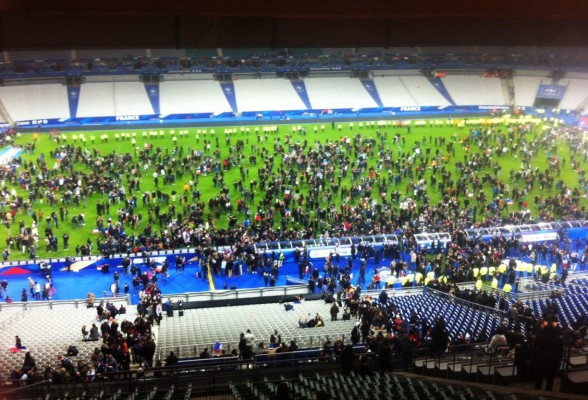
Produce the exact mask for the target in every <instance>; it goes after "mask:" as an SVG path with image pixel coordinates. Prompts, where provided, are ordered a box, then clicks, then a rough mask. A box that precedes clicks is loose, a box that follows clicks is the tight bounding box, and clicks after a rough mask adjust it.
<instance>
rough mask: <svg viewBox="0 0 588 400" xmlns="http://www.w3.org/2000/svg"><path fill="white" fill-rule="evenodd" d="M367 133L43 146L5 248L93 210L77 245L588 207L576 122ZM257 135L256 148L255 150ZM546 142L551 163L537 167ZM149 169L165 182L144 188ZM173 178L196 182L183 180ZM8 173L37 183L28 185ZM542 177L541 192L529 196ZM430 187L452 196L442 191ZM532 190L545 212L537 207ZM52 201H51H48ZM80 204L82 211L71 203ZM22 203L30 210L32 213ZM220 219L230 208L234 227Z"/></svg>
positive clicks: (394, 226)
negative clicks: (411, 135) (564, 152)
mask: <svg viewBox="0 0 588 400" xmlns="http://www.w3.org/2000/svg"><path fill="white" fill-rule="evenodd" d="M365 129H366V128H364V130H365ZM367 129H374V130H375V129H377V127H368V128H367ZM397 129H404V128H397ZM415 129H416V128H415ZM423 129H426V128H423ZM278 130H279V129H278ZM400 132H403V131H400ZM367 133H369V135H364V134H360V133H354V131H353V130H352V131H351V132H350V133H349V135H344V134H342V135H341V138H340V140H338V141H332V140H331V141H328V142H321V141H320V140H319V137H318V136H315V137H314V138H313V137H312V136H310V134H309V135H308V136H306V135H305V136H301V137H296V136H295V135H294V134H292V135H283V136H282V135H281V134H280V135H277V136H269V135H268V134H267V133H266V134H265V135H262V134H260V135H259V136H258V138H257V141H256V143H249V139H250V138H249V136H244V137H239V136H238V134H237V136H236V137H235V135H230V134H227V135H226V138H225V143H224V147H225V148H226V149H228V150H229V151H230V154H228V155H227V154H224V151H221V144H220V137H221V134H220V133H218V134H216V136H214V137H210V139H204V140H203V141H200V140H197V143H196V144H193V145H191V146H190V149H189V150H185V149H184V147H183V146H176V147H174V148H173V149H172V150H171V151H169V150H168V149H167V148H165V149H162V148H161V147H157V146H155V145H151V144H149V145H146V146H145V148H143V149H140V150H136V151H135V152H134V154H131V153H124V154H119V153H116V152H112V153H108V154H102V153H101V152H100V150H99V149H97V148H94V149H92V150H90V149H88V148H83V147H80V146H75V145H74V144H71V143H67V144H63V145H61V146H59V147H58V148H57V149H56V150H52V151H50V152H49V154H45V153H42V154H40V155H38V154H37V150H35V149H32V150H30V151H29V152H30V153H31V154H35V155H36V157H37V158H36V160H35V161H27V160H19V161H18V164H17V167H16V168H13V169H10V170H7V171H4V172H5V174H4V176H3V180H4V182H5V187H4V189H3V190H4V191H5V196H4V197H5V199H6V200H5V202H4V207H3V209H4V211H3V215H2V216H3V223H4V224H5V225H6V226H7V227H9V228H10V226H11V225H12V224H15V223H16V224H18V225H19V230H18V233H17V234H16V235H10V236H9V237H8V238H7V240H6V244H7V249H8V251H18V250H20V251H23V252H29V253H31V254H32V255H33V254H34V255H35V256H36V253H37V252H38V251H39V248H40V244H41V243H43V242H44V243H45V244H46V246H45V252H46V253H49V252H52V251H56V250H58V249H59V248H61V246H64V247H66V248H67V245H68V243H67V244H66V242H68V241H69V234H68V233H67V232H71V230H72V229H73V230H75V229H80V227H82V226H85V225H87V224H90V225H91V226H94V227H95V229H97V230H98V231H99V233H100V234H99V236H98V238H97V240H96V241H95V243H93V242H92V241H91V240H88V241H87V243H84V244H79V245H77V247H76V249H75V250H76V254H77V255H86V254H90V253H93V252H96V251H98V252H100V253H101V254H104V255H110V254H113V253H119V254H120V253H130V252H135V253H138V252H141V251H150V250H157V249H173V248H179V247H185V246H191V247H196V248H201V249H203V250H204V249H205V248H206V247H208V246H225V245H229V246H230V245H235V246H241V247H243V248H244V249H247V247H248V246H250V245H251V244H253V243H256V242H263V241H275V240H293V239H304V238H315V237H319V236H325V237H338V236H350V235H365V234H378V233H392V232H398V231H400V232H401V235H402V237H403V239H404V238H405V239H406V242H407V243H408V245H413V246H414V244H415V243H414V242H415V239H414V234H415V233H418V232H420V231H427V232H436V231H446V232H451V233H454V234H458V233H459V231H460V230H463V229H464V228H469V227H474V226H479V227H481V226H494V225H499V224H502V223H512V224H517V223H524V222H529V221H532V220H553V219H567V218H581V217H582V216H583V215H585V209H584V207H583V206H582V205H581V204H580V199H581V198H582V195H584V194H585V193H586V188H588V185H586V178H585V176H584V172H583V170H582V169H581V168H580V163H581V162H582V158H583V159H584V160H585V159H586V157H587V150H586V148H584V147H583V146H582V141H581V133H580V131H579V130H577V129H576V128H571V127H558V128H550V129H545V130H541V129H540V127H539V126H537V125H534V124H532V123H530V122H529V123H524V124H520V125H510V126H487V127H482V126H481V127H476V128H471V129H470V131H469V132H459V133H456V134H454V135H452V136H451V137H446V136H440V137H438V136H435V137H433V136H429V137H427V136H426V135H423V137H422V139H421V140H419V141H417V142H415V143H414V144H413V145H412V146H410V147H409V146H408V145H407V144H406V135H405V134H404V133H402V134H401V133H394V134H390V133H388V132H386V131H380V130H379V129H378V130H377V131H376V132H375V133H376V135H375V137H374V136H373V133H374V132H367ZM313 139H314V140H313ZM561 141H563V142H564V143H565V144H567V146H568V147H569V148H570V150H571V156H570V160H566V159H563V158H561V157H559V156H558V152H557V148H558V147H557V146H558V145H559V143H560V142H561ZM458 146H459V147H460V148H462V149H465V150H466V155H465V156H464V158H463V159H459V160H458V159H455V158H454V157H455V151H456V148H457V147H458ZM248 147H250V150H251V156H250V157H249V159H247V158H246V157H245V155H244V153H245V149H246V148H248ZM491 148H497V150H495V151H493V152H492V151H489V150H488V149H491ZM396 150H397V151H396ZM543 155H545V156H546V157H547V161H548V164H547V165H545V167H544V168H540V167H538V166H535V167H533V165H534V164H535V163H536V159H537V156H543ZM511 157H516V158H517V159H520V167H519V168H518V169H514V168H513V169H512V170H510V171H509V174H508V176H509V177H510V179H509V180H508V181H505V180H504V179H502V178H501V172H502V171H501V170H502V166H501V162H500V161H501V159H502V158H511ZM260 160H261V161H260ZM78 165H83V166H84V167H85V168H86V170H83V169H82V170H80V169H79V168H77V167H76V166H78ZM566 165H569V166H572V167H573V168H574V169H575V170H576V171H577V173H578V184H577V185H576V186H570V185H569V183H566V181H565V180H564V179H562V178H561V177H560V173H561V170H562V168H564V167H566ZM450 166H451V167H450ZM453 169H454V170H455V171H454V172H453V171H452V170H453ZM236 170H238V174H237V176H236V177H235V173H234V171H236ZM119 171H125V173H123V174H121V173H119ZM229 172H231V173H232V174H231V175H229ZM229 176H231V178H229ZM211 177H212V178H211ZM203 179H213V185H214V188H215V190H216V192H215V193H213V196H212V197H209V198H208V199H206V200H205V201H203V200H202V194H201V192H200V189H199V181H200V180H203ZM147 180H149V181H152V182H153V183H154V185H155V188H156V189H155V190H154V191H152V192H150V191H146V192H142V191H141V186H142V183H143V182H145V181H147ZM174 182H184V184H183V190H178V189H176V188H175V186H173V183H174ZM10 186H12V187H14V186H19V187H20V188H22V189H24V190H26V191H27V193H28V197H26V196H23V195H18V194H17V193H16V192H15V191H11V190H9V187H10ZM536 187H539V188H541V189H542V193H543V195H541V196H539V195H538V196H535V197H534V198H529V196H528V193H530V192H531V191H532V190H533V189H534V188H536ZM431 191H435V192H437V193H439V196H440V198H441V199H440V201H439V202H437V203H436V204H433V203H432V202H431V199H430V193H431ZM488 193H492V194H491V195H489V194H488ZM88 199H99V200H98V201H97V202H96V203H95V204H96V214H97V217H96V220H93V221H88V220H87V218H86V217H85V215H84V212H83V208H84V206H87V203H88ZM335 199H338V202H339V203H340V206H337V205H336V203H335V201H334V200H335ZM530 203H532V204H533V205H534V207H535V208H536V209H537V213H538V215H532V213H531V212H530V211H529V204H530ZM41 204H49V205H50V207H51V208H52V211H51V212H49V213H48V214H49V215H45V213H44V212H43V210H42V208H41V207H38V206H39V205H41ZM78 207H79V208H78ZM73 208H76V209H80V210H81V211H80V212H76V213H75V215H70V212H71V210H72V209H73ZM23 216H28V217H30V222H31V223H30V225H27V224H26V223H25V222H24V218H23ZM74 218H75V223H74ZM222 220H228V227H227V228H225V227H223V225H224V224H223V223H220V221H222ZM239 221H241V222H239ZM217 225H218V226H217ZM64 227H66V229H65V231H66V232H64V229H63V228H64ZM58 231H59V232H63V233H61V234H58ZM64 235H68V236H67V239H66V237H65V236H64ZM237 258H238V257H237Z"/></svg>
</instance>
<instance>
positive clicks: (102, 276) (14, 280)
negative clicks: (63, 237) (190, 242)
mask: <svg viewBox="0 0 588 400" xmlns="http://www.w3.org/2000/svg"><path fill="white" fill-rule="evenodd" d="M390 261H391V260H386V259H382V260H380V263H379V265H378V266H379V267H382V266H389V265H390ZM344 262H345V264H346V262H347V260H344V259H342V260H341V265H342V266H343V263H344ZM314 266H315V267H318V269H319V271H320V272H321V275H322V274H323V262H322V261H315V262H314ZM359 268H360V261H359V260H355V261H354V264H353V268H352V274H353V283H354V284H355V283H357V278H358V277H359ZM374 270H375V265H374V260H373V259H369V260H367V272H366V279H367V281H368V282H370V281H371V279H372V276H373V273H374ZM201 271H202V269H201V268H200V266H199V264H198V262H191V263H188V264H187V265H186V269H185V271H183V272H178V271H176V270H175V267H174V266H173V265H172V266H171V267H170V270H169V277H168V278H167V280H163V281H162V280H161V278H159V281H158V285H159V287H160V289H161V291H162V293H163V295H164V296H165V295H166V294H177V293H189V292H202V291H210V290H212V288H211V287H210V284H209V281H208V279H201V278H198V277H197V273H198V272H201ZM1 272H2V273H1V274H0V280H6V281H7V282H8V295H9V296H10V297H11V298H12V300H13V301H20V300H21V291H22V289H23V288H24V289H26V290H27V293H29V301H30V300H31V296H30V291H29V283H28V277H29V276H31V277H32V278H33V280H35V281H38V282H39V283H40V284H41V285H43V284H44V283H45V279H44V278H43V277H42V276H41V272H40V270H39V268H38V267H36V266H35V267H34V268H30V269H29V268H27V267H18V268H16V267H14V268H12V269H10V268H6V269H3V270H1ZM243 272H244V273H243V275H238V276H232V277H228V276H221V275H219V276H213V282H214V289H215V290H219V289H223V287H225V285H226V287H227V288H231V287H232V286H233V285H235V287H236V288H237V289H249V288H258V287H263V286H264V279H263V275H262V274H261V273H252V274H249V273H247V272H246V271H243ZM113 273H114V270H113V269H112V268H111V269H110V271H109V273H103V272H101V271H100V270H97V269H96V268H85V269H82V270H80V271H79V272H70V271H62V270H53V272H52V281H53V286H54V289H55V293H53V294H52V300H74V299H85V298H86V297H87V295H88V292H93V293H94V294H95V295H96V297H104V296H109V295H110V294H111V292H110V286H111V284H112V283H113ZM119 273H120V281H119V286H120V291H121V294H122V293H123V291H124V290H123V288H124V286H125V284H128V285H129V287H130V294H131V299H132V302H133V303H134V304H136V303H137V301H138V299H139V293H138V292H134V291H133V285H132V277H131V276H127V275H124V273H123V270H122V268H121V269H119ZM159 276H160V275H159ZM159 276H158V277H159ZM287 276H290V277H292V278H298V264H297V263H294V262H290V263H284V265H283V266H282V268H281V269H280V272H279V274H278V279H277V280H276V286H284V285H286V280H287ZM0 301H2V302H4V301H6V296H3V297H2V298H0Z"/></svg>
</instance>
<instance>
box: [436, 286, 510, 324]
mask: <svg viewBox="0 0 588 400" xmlns="http://www.w3.org/2000/svg"><path fill="white" fill-rule="evenodd" d="M427 293H428V294H429V295H431V296H435V297H439V298H442V299H444V300H446V301H448V302H450V303H453V304H460V305H464V306H466V307H469V308H471V309H474V310H477V311H480V312H483V313H486V314H489V315H492V316H496V317H500V318H504V317H506V312H505V311H502V310H499V309H497V308H492V307H488V306H484V305H482V304H478V303H474V302H471V301H468V300H464V299H461V298H459V297H457V296H451V295H449V294H447V293H445V292H441V291H439V290H436V289H431V288H427Z"/></svg>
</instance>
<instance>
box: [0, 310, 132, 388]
mask: <svg viewBox="0 0 588 400" xmlns="http://www.w3.org/2000/svg"><path fill="white" fill-rule="evenodd" d="M114 304H115V305H116V306H117V308H118V307H120V304H123V303H120V304H117V303H116V302H115V303H114ZM124 305H125V307H128V306H127V304H126V303H124ZM127 312H128V313H133V311H132V310H131V309H128V308H127ZM129 315H133V316H134V314H129ZM96 317H97V314H96V309H94V308H85V307H83V308H81V307H76V306H75V305H72V304H60V305H58V306H54V307H53V308H51V309H49V308H36V307H33V308H30V309H27V310H26V311H24V312H22V314H21V315H19V316H18V317H15V318H13V319H12V320H11V322H10V324H7V326H6V327H5V328H4V329H0V343H1V344H2V345H4V346H5V348H4V350H2V352H3V354H2V356H1V357H0V375H1V376H4V377H8V376H10V373H11V371H12V370H15V369H20V368H21V366H22V363H23V360H24V353H25V352H27V351H30V352H31V354H32V356H33V357H34V358H35V361H36V363H37V365H44V364H48V365H51V366H53V365H56V363H57V361H56V356H57V355H58V354H64V353H65V352H66V351H67V347H69V346H70V345H74V346H76V347H77V348H78V351H79V354H78V356H77V357H76V359H85V360H87V359H89V357H90V355H91V353H92V352H93V351H94V348H95V347H96V346H99V342H83V341H82V333H81V328H82V326H83V325H86V326H87V327H88V329H90V327H91V326H92V323H96V324H97V325H99V324H98V322H97V318H96ZM126 317H127V316H126V315H120V316H117V320H118V321H119V323H120V322H121V321H122V320H123V319H124V318H126ZM129 318H133V317H129ZM17 335H18V336H19V337H20V338H21V341H22V345H23V346H25V347H26V349H24V350H23V351H20V352H16V353H12V352H11V351H10V350H9V348H10V347H12V346H13V345H14V343H15V336H17Z"/></svg>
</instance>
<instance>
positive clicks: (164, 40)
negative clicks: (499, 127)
mask: <svg viewBox="0 0 588 400" xmlns="http://www.w3.org/2000/svg"><path fill="white" fill-rule="evenodd" d="M0 45H1V46H2V49H4V50H14V49H23V50H24V49H59V48H64V49H71V48H132V47H140V48H215V47H236V48H239V47H242V48H246V47H249V48H251V47H266V48H272V47H291V48H294V47H371V46H373V47H389V46H465V45H467V46H477V45H479V46H507V45H508V46H565V47H572V46H574V47H588V2H586V1H579V0H560V1H557V2H554V1H551V0H518V1H515V0H494V1H491V2H488V1H486V2H484V1H475V0H446V1H439V2H431V3H430V4H429V2H426V1H425V2H423V1H399V0H387V1H386V0H354V1H351V0H336V1H335V0H319V1H316V0H314V1H313V0H216V1H215V0H213V1H190V0H119V1H104V0H103V1H95V0H59V1H57V0H44V1H35V0H2V1H0Z"/></svg>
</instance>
